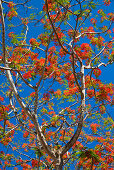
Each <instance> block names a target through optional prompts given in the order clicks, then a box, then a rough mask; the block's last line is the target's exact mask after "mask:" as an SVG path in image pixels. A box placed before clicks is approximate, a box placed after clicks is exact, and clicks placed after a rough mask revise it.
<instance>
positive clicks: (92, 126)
mask: <svg viewBox="0 0 114 170" xmlns="http://www.w3.org/2000/svg"><path fill="white" fill-rule="evenodd" d="M99 126H100V125H98V124H97V123H92V124H91V129H92V131H93V132H96V131H97V127H99Z"/></svg>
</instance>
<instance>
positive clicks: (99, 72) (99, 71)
mask: <svg viewBox="0 0 114 170" xmlns="http://www.w3.org/2000/svg"><path fill="white" fill-rule="evenodd" d="M93 74H94V75H95V76H96V77H98V76H100V75H101V70H100V69H99V68H96V69H94V71H93Z"/></svg>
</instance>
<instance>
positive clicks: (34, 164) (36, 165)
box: [32, 159, 38, 167]
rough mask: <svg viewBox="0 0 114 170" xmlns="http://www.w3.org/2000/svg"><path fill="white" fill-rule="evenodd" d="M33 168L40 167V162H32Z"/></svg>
mask: <svg viewBox="0 0 114 170" xmlns="http://www.w3.org/2000/svg"><path fill="white" fill-rule="evenodd" d="M32 167H38V161H37V160H35V159H33V160H32Z"/></svg>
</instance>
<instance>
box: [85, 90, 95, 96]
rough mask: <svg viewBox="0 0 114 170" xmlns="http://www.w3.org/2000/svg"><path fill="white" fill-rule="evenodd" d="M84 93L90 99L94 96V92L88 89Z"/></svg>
mask: <svg viewBox="0 0 114 170" xmlns="http://www.w3.org/2000/svg"><path fill="white" fill-rule="evenodd" d="M86 92H87V95H88V96H89V97H90V98H92V97H93V96H94V90H92V89H88V90H87V91H86Z"/></svg>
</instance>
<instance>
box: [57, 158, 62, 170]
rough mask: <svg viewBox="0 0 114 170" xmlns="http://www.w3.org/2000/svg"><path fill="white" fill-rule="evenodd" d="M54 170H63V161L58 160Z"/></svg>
mask: <svg viewBox="0 0 114 170" xmlns="http://www.w3.org/2000/svg"><path fill="white" fill-rule="evenodd" d="M55 170H63V159H60V160H59V161H58V162H57V163H56V166H55Z"/></svg>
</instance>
